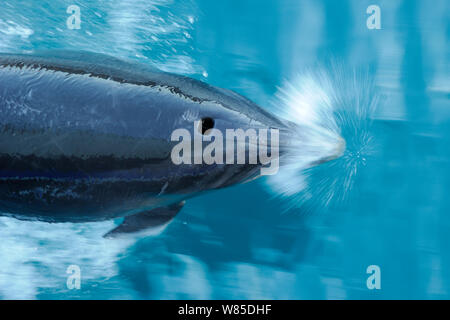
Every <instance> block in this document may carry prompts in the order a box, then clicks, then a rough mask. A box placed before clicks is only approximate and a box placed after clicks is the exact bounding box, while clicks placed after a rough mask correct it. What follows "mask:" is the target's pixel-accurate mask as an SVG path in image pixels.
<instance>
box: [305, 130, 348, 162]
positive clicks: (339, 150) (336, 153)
mask: <svg viewBox="0 0 450 320" xmlns="http://www.w3.org/2000/svg"><path fill="white" fill-rule="evenodd" d="M346 145H347V144H346V142H345V140H344V138H342V137H339V140H338V142H337V143H336V148H334V150H333V152H332V153H331V155H329V156H327V157H324V158H322V159H320V160H317V161H316V162H315V163H313V165H319V164H322V163H325V162H328V161H332V160H335V159H337V158H340V157H341V156H342V155H343V154H344V151H345V148H346Z"/></svg>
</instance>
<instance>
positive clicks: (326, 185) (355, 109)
mask: <svg viewBox="0 0 450 320" xmlns="http://www.w3.org/2000/svg"><path fill="white" fill-rule="evenodd" d="M276 97H277V99H276V101H275V102H274V105H275V107H274V108H275V110H276V113H277V114H278V115H279V116H280V117H283V118H285V119H286V120H289V121H291V122H292V123H294V124H295V126H294V128H293V129H292V131H291V132H290V133H288V134H290V138H289V139H288V142H287V143H288V144H289V146H288V152H287V154H286V155H285V156H284V158H282V161H281V167H280V171H279V173H278V174H277V175H275V176H272V177H270V178H269V179H268V183H269V186H270V188H271V189H272V190H274V191H275V192H276V194H277V195H280V196H286V197H287V198H288V199H289V200H290V201H288V203H289V204H288V206H287V209H289V208H291V207H300V206H303V204H304V203H309V202H310V201H311V200H313V202H315V203H320V204H322V205H328V204H329V203H330V201H331V200H332V199H333V198H338V199H341V200H342V199H343V198H345V194H346V193H347V192H348V191H349V190H350V189H351V187H352V182H353V177H354V175H355V174H356V172H357V171H358V167H359V165H360V164H362V163H364V162H365V156H366V155H367V154H370V153H371V150H370V149H371V145H372V144H371V140H372V138H371V136H370V134H369V130H368V129H369V126H370V120H371V116H372V113H373V111H374V109H375V106H376V104H377V102H378V98H377V95H376V94H375V92H374V89H373V85H372V83H371V81H370V80H369V78H368V77H367V76H364V75H363V74H359V73H358V72H356V71H354V72H346V71H344V70H343V69H342V68H340V67H337V66H332V67H331V68H329V69H327V70H324V69H319V71H310V72H306V73H305V74H303V75H298V76H297V77H295V78H294V80H293V81H291V82H288V81H286V82H285V83H284V85H283V87H282V88H280V89H279V92H278V93H277V95H276ZM325 162H326V163H325ZM322 163H323V164H322ZM318 164H321V165H320V166H317V167H316V165H318Z"/></svg>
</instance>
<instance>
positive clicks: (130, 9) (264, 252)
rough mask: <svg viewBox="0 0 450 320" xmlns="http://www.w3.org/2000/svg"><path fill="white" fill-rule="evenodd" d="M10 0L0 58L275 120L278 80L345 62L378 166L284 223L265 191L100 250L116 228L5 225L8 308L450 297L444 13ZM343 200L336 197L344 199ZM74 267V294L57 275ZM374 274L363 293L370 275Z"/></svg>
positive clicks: (352, 4)
mask: <svg viewBox="0 0 450 320" xmlns="http://www.w3.org/2000/svg"><path fill="white" fill-rule="evenodd" d="M377 2H378V4H379V6H380V7H381V17H382V29H381V30H368V29H367V28H366V21H365V20H366V17H367V14H366V8H367V6H368V5H369V4H372V3H371V2H369V1H356V0H355V1H339V2H338V1H332V0H329V1H315V0H296V1H288V0H286V1H282V2H274V1H262V2H261V1H260V0H259V1H256V0H251V1H237V0H236V1H235V0H232V1H220V2H217V1H207V0H200V1H193V0H192V1H187V2H186V1H183V2H181V1H170V0H154V1H153V0H152V1H134V2H133V3H132V4H131V3H129V4H127V3H124V2H123V1H98V2H96V3H92V2H91V1H78V3H79V5H80V8H81V12H82V24H81V29H80V30H67V28H66V19H67V16H68V14H67V13H66V8H67V6H68V5H69V3H67V2H65V1H45V2H41V3H39V5H38V4H34V3H31V2H29V3H22V2H20V3H19V1H12V0H7V1H5V2H3V3H2V10H0V50H1V51H4V52H5V51H8V52H17V51H21V52H29V51H32V50H39V49H48V48H70V49H72V50H83V49H84V50H95V51H97V52H104V53H109V54H113V55H116V56H119V57H127V58H131V59H136V60H139V61H142V63H153V64H156V65H157V66H159V67H161V68H163V69H165V70H169V71H174V72H178V73H183V74H188V75H191V76H193V77H196V78H198V79H202V80H206V81H208V82H209V83H211V84H214V85H218V86H221V87H225V88H229V89H233V90H236V91H238V92H240V93H243V94H244V95H246V96H248V97H249V98H251V99H253V100H254V101H256V102H258V103H259V104H261V105H263V106H267V107H269V106H270V105H271V101H273V100H272V99H273V95H274V93H275V92H276V90H277V86H280V85H281V84H282V83H283V81H284V80H285V79H290V78H292V77H295V75H297V74H298V73H299V72H302V71H304V69H305V68H314V67H315V66H316V65H317V64H319V65H327V64H328V62H329V61H330V60H335V61H338V62H339V63H341V64H344V65H345V66H346V67H348V68H353V67H355V68H360V67H364V68H368V69H369V70H370V75H372V76H373V80H374V81H375V83H376V84H377V86H378V88H379V91H380V93H381V94H382V96H383V104H381V105H380V107H379V108H378V110H377V112H376V114H375V115H374V122H373V128H372V134H373V135H374V139H375V141H374V148H376V152H375V153H374V154H373V155H372V156H371V157H369V158H368V159H367V161H366V162H365V165H364V166H361V167H360V168H359V169H358V173H357V174H356V175H355V177H354V181H353V183H354V188H353V189H352V190H351V192H350V193H349V195H348V198H347V201H345V202H343V203H341V202H334V203H333V204H332V205H330V206H328V207H318V208H316V212H314V213H313V214H309V215H307V216H306V215H304V214H302V212H298V211H301V210H297V211H296V210H292V212H287V213H284V214H281V211H282V210H281V209H280V208H282V207H283V204H284V199H282V198H277V197H274V196H273V195H272V194H271V193H270V192H269V191H268V190H267V188H266V186H265V182H264V181H263V180H261V181H254V182H251V183H249V184H246V185H242V186H237V187H233V188H230V189H226V190H222V191H217V192H213V193H209V194H206V195H202V196H201V197H198V198H195V199H192V200H191V201H189V202H188V203H187V205H186V207H185V208H184V209H183V210H182V212H181V213H180V214H179V215H178V217H177V218H176V219H175V221H174V223H172V224H171V225H170V226H169V227H168V228H167V229H166V231H165V232H164V233H163V234H162V235H161V236H158V237H153V238H145V239H125V240H124V239H122V240H105V239H103V238H102V237H101V236H102V235H103V234H104V233H105V232H106V231H107V230H109V229H110V228H111V227H112V226H113V224H114V223H118V221H116V222H112V221H110V222H102V223H89V224H46V223H33V222H23V221H17V220H13V219H9V218H0V234H1V241H0V297H1V298H43V299H46V298H137V299H142V298H158V299H159V298H277V299H290V298H298V299H302V298H335V299H341V298H342V299H344V298H450V274H449V272H450V271H449V270H450V253H449V252H450V250H449V249H450V247H449V244H450V236H449V234H450V233H449V232H448V230H449V228H450V218H449V215H448V212H450V200H449V198H448V195H447V193H446V191H447V190H449V189H450V165H449V159H450V149H449V148H448V146H449V145H450V141H449V140H450V138H449V137H450V135H449V133H450V127H449V123H450V121H449V120H450V108H449V107H450V104H449V93H450V82H449V79H448V74H449V66H450V64H449V59H448V57H449V56H450V55H449V52H448V50H449V49H448V46H447V45H446V44H447V43H448V34H447V33H446V30H448V21H449V19H448V18H449V17H448V12H449V10H448V1H445V0H441V1H433V2H429V1H425V0H423V1H406V0H404V1H388V0H384V1H381V0H380V1H377ZM338 187H339V186H336V188H338ZM71 264H77V265H79V266H80V267H81V273H82V284H81V289H80V290H68V289H67V287H66V279H67V274H66V269H67V267H68V266H69V265H71ZM369 265H378V266H380V268H381V274H382V276H381V277H382V278H381V279H382V280H381V290H368V289H367V287H366V279H367V277H368V275H367V274H366V268H367V267H368V266H369Z"/></svg>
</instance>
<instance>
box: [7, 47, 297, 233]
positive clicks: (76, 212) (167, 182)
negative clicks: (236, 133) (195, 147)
mask: <svg viewBox="0 0 450 320" xmlns="http://www.w3.org/2000/svg"><path fill="white" fill-rule="evenodd" d="M0 112H1V117H0V211H1V212H2V214H3V215H7V216H11V217H15V218H17V219H26V220H40V221H48V222H86V221H101V220H106V219H112V218H118V217H125V220H124V222H123V223H122V224H121V225H120V226H118V227H117V228H116V229H114V230H112V231H111V232H109V233H108V234H107V236H115V235H119V234H123V233H135V232H138V231H139V232H140V231H146V230H152V229H154V228H156V227H160V226H163V225H165V224H167V223H168V222H169V221H170V220H171V219H172V218H173V217H174V216H175V215H176V214H177V212H178V211H179V210H180V209H181V208H182V206H183V203H184V200H185V199H188V198H190V197H192V196H195V195H196V194H198V193H200V192H203V191H207V190H212V189H218V188H222V187H226V186H230V185H233V184H236V183H240V182H243V181H247V180H249V179H252V178H254V177H256V176H258V174H259V168H260V165H259V164H253V165H250V164H240V165H238V164H212V165H207V164H191V165H189V164H182V165H176V164H174V163H173V161H172V160H171V156H170V155H171V150H172V148H173V146H174V145H175V144H176V142H174V141H171V134H172V132H173V131H174V130H175V129H179V128H184V129H186V130H188V131H189V132H190V133H191V134H192V135H193V134H194V130H196V129H195V127H194V121H202V122H203V123H205V124H206V125H207V126H209V127H214V128H216V129H219V130H225V129H238V128H239V129H243V130H247V129H250V128H253V129H261V128H264V129H268V128H277V129H279V130H280V140H281V141H283V139H284V138H283V137H284V136H285V135H287V134H288V132H289V127H290V126H292V125H293V124H291V123H289V122H287V121H282V120H280V119H277V118H276V117H275V116H273V115H271V114H270V113H268V112H266V111H264V110H263V109H261V108H260V107H258V106H257V105H256V104H254V103H253V102H251V101H249V100H248V99H246V98H244V97H242V96H241V95H238V94H236V93H234V92H232V91H229V90H225V89H221V88H217V87H213V86H210V85H207V84H205V83H203V82H200V81H197V80H194V79H191V78H188V77H184V76H179V75H174V74H169V73H165V72H162V71H159V70H156V69H153V68H151V67H147V66H144V65H142V64H138V63H135V62H124V61H122V60H119V59H116V58H113V57H110V56H107V55H102V54H95V53H87V52H50V53H45V54H34V55H22V54H0ZM281 144H282V142H281ZM281 148H282V146H281ZM280 155H281V156H282V149H281V150H280Z"/></svg>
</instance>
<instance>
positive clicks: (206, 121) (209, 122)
mask: <svg viewBox="0 0 450 320" xmlns="http://www.w3.org/2000/svg"><path fill="white" fill-rule="evenodd" d="M200 125H201V126H199V127H198V130H199V132H200V133H201V134H203V135H204V134H209V132H208V130H210V129H212V128H214V119H213V118H210V117H205V118H202V121H201V122H200Z"/></svg>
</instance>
